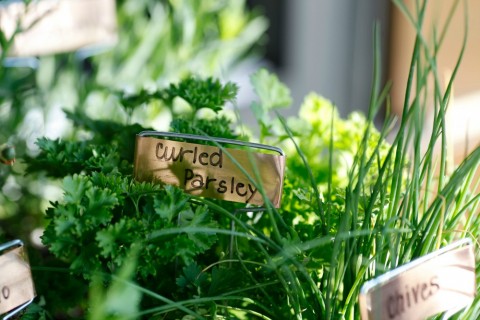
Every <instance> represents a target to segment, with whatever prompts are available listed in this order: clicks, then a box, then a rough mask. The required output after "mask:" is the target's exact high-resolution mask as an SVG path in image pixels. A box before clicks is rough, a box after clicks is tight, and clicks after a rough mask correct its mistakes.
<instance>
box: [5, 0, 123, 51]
mask: <svg viewBox="0 0 480 320" xmlns="http://www.w3.org/2000/svg"><path fill="white" fill-rule="evenodd" d="M17 26H19V27H20V32H18V30H17ZM116 29H117V25H116V10H115V1H114V0H60V1H59V0H43V1H31V2H29V3H28V4H27V3H25V1H21V0H20V1H19V0H16V1H5V3H1V4H0V30H2V31H3V33H4V34H5V37H6V38H7V39H10V38H11V37H12V36H14V40H13V43H12V45H11V46H10V48H9V51H8V55H9V56H15V57H26V56H37V55H45V54H52V53H58V52H68V51H74V50H77V49H80V48H85V47H92V46H95V47H98V46H102V45H104V46H109V45H112V44H114V43H115V42H116V40H117V31H116ZM17 32H18V33H17Z"/></svg>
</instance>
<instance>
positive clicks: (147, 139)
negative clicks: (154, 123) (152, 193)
mask: <svg viewBox="0 0 480 320" xmlns="http://www.w3.org/2000/svg"><path fill="white" fill-rule="evenodd" d="M152 135H153V136H162V137H165V136H167V137H168V136H175V137H182V138H188V139H191V140H209V141H215V142H217V143H221V144H236V145H244V146H248V147H250V148H255V149H264V150H269V151H273V152H276V153H278V155H275V154H268V153H258V152H255V153H254V152H251V151H248V150H239V149H233V148H223V147H216V146H206V145H202V144H195V143H188V142H178V141H172V140H166V139H159V138H156V137H152ZM134 166H135V169H134V171H135V178H136V179H137V180H139V181H160V182H163V183H166V184H170V185H175V186H178V187H180V188H182V189H184V190H185V191H186V192H188V193H190V194H193V195H197V196H202V197H208V198H215V199H223V200H228V201H234V202H242V203H250V204H254V205H258V206H262V205H264V199H263V196H262V193H261V189H263V191H264V193H265V195H266V197H267V198H268V199H269V200H270V201H271V202H272V204H273V205H274V206H275V207H279V206H280V200H281V197H282V190H283V175H284V169H285V156H284V154H283V151H282V150H281V149H279V148H276V147H271V146H266V145H261V144H254V143H245V142H241V141H237V140H230V139H222V138H206V137H202V136H196V135H185V134H173V133H165V132H152V131H149V132H142V133H140V134H139V135H137V140H136V146H135V162H134ZM242 169H243V170H242ZM257 177H259V179H258V181H257Z"/></svg>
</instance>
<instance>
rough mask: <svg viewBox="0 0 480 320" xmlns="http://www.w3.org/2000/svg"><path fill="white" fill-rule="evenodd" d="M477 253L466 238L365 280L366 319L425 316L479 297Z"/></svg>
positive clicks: (418, 319) (362, 303) (414, 319)
mask: <svg viewBox="0 0 480 320" xmlns="http://www.w3.org/2000/svg"><path fill="white" fill-rule="evenodd" d="M475 292H476V284H475V257H474V253H473V248H472V244H471V241H470V240H469V239H463V240H461V241H458V242H456V243H453V244H451V245H449V246H447V247H445V248H442V249H440V250H438V251H436V252H432V253H430V254H428V255H426V256H424V257H421V258H419V259H416V260H414V261H412V262H411V263H408V264H406V265H403V266H401V267H399V268H397V269H395V270H392V271H390V272H388V273H386V274H384V275H382V276H380V277H378V278H376V279H373V280H371V281H369V282H367V283H365V284H364V286H363V287H362V289H361V292H360V298H359V300H360V310H361V314H362V319H363V320H367V319H369V320H380V319H382V320H406V319H408V320H422V319H425V318H427V317H429V316H433V315H435V314H438V313H440V312H444V311H449V310H455V311H456V310H458V309H461V308H462V307H464V306H466V305H468V304H469V303H471V302H472V301H473V299H474V297H475Z"/></svg>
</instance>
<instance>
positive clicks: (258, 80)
mask: <svg viewBox="0 0 480 320" xmlns="http://www.w3.org/2000/svg"><path fill="white" fill-rule="evenodd" d="M250 81H251V82H252V85H253V88H254V89H255V92H256V93H257V95H258V97H259V98H260V105H261V107H262V108H263V110H266V111H268V110H270V109H273V108H280V107H287V106H289V105H291V104H292V97H291V95H290V89H289V88H288V87H287V86H286V85H285V84H283V83H281V82H280V81H279V80H278V78H277V76H276V75H275V74H272V73H270V72H268V71H267V70H266V69H260V70H258V71H257V72H255V73H254V74H253V75H252V76H251V77H250ZM260 105H258V104H257V105H256V106H254V113H255V114H259V112H260V111H259V110H258V109H259V108H260ZM255 109H257V110H256V111H255Z"/></svg>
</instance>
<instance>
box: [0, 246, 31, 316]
mask: <svg viewBox="0 0 480 320" xmlns="http://www.w3.org/2000/svg"><path fill="white" fill-rule="evenodd" d="M17 244H18V245H21V246H20V247H16V248H14V249H11V250H9V251H7V252H6V253H4V254H3V255H1V256H0V314H4V313H7V312H9V311H12V310H14V309H16V308H19V307H22V308H23V307H24V306H26V304H28V303H30V302H31V301H32V300H33V298H35V289H34V285H33V280H32V274H31V272H30V265H29V264H28V262H27V259H26V255H25V252H24V250H23V244H22V243H21V242H20V241H17V242H14V243H13V245H17ZM15 313H16V312H15Z"/></svg>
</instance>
